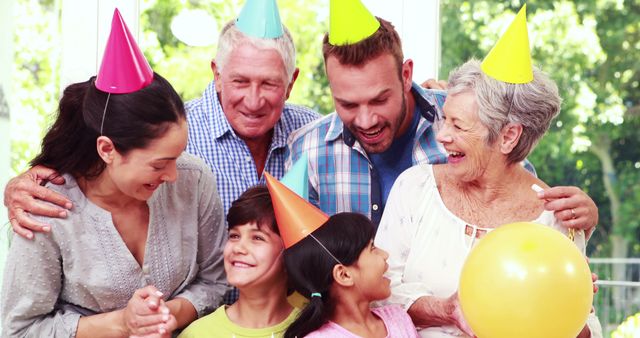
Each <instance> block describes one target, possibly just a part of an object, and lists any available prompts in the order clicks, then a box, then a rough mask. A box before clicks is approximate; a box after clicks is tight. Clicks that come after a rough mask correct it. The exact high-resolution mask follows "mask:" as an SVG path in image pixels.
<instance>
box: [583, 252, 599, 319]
mask: <svg viewBox="0 0 640 338" xmlns="http://www.w3.org/2000/svg"><path fill="white" fill-rule="evenodd" d="M585 258H586V259H587V264H589V257H585ZM597 281H598V275H597V274H596V273H594V272H592V273H591V282H592V283H593V294H594V295H595V294H596V293H598V285H596V282H597ZM591 312H593V307H591Z"/></svg>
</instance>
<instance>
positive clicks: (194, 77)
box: [141, 0, 333, 114]
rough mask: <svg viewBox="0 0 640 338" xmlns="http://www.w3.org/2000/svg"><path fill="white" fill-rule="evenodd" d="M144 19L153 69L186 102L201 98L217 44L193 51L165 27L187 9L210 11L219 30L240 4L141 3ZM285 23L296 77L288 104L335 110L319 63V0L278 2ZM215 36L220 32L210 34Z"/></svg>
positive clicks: (147, 52)
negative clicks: (293, 51) (297, 71)
mask: <svg viewBox="0 0 640 338" xmlns="http://www.w3.org/2000/svg"><path fill="white" fill-rule="evenodd" d="M144 4H145V8H146V9H145V10H144V12H143V15H142V20H141V27H143V42H142V44H143V45H144V48H143V49H144V51H145V55H146V56H147V58H149V60H150V61H149V62H150V63H151V66H152V67H153V69H154V70H156V71H157V72H158V73H160V74H162V75H163V76H165V77H166V78H167V79H168V80H169V81H170V82H171V83H172V84H173V85H174V87H175V88H176V90H177V91H178V92H179V93H180V95H181V96H182V97H183V99H185V100H190V99H193V98H195V97H198V96H200V94H201V93H202V91H204V88H205V87H206V86H207V84H208V83H209V82H210V81H211V80H212V79H213V74H212V73H211V70H210V62H211V59H213V57H214V56H215V51H216V46H211V47H192V46H187V45H184V44H183V43H181V42H180V41H178V40H177V39H176V38H175V37H174V36H173V34H172V33H171V31H170V29H169V27H170V24H171V19H172V18H173V16H174V15H176V14H177V13H179V12H180V10H182V9H185V8H192V9H196V8H197V9H203V10H206V11H208V12H209V13H210V14H211V15H212V16H213V17H214V18H216V20H217V22H218V28H219V29H221V28H222V26H223V25H224V24H225V23H226V22H228V21H229V20H232V19H234V18H235V17H236V15H237V13H239V11H240V7H239V5H241V3H240V4H235V3H231V2H229V1H221V2H212V1H190V2H187V3H185V4H182V3H181V2H178V1H174V0H145V1H144ZM278 6H279V7H280V12H281V17H282V19H283V23H284V24H285V26H287V27H288V28H289V29H290V31H291V34H292V36H293V38H294V43H295V45H296V50H297V55H296V56H297V62H296V63H297V66H298V68H299V69H300V75H299V76H298V79H297V81H296V83H295V85H294V87H293V91H292V93H291V97H290V98H289V102H291V103H297V104H302V105H306V106H309V107H312V108H314V109H316V110H317V111H319V112H321V113H325V114H326V113H328V112H331V111H332V110H333V102H332V101H331V96H330V94H329V87H328V85H327V80H326V76H325V73H324V64H323V61H322V53H321V46H322V36H323V34H324V31H325V28H324V27H325V23H324V22H323V18H322V17H319V16H318V13H319V12H322V8H323V7H324V6H326V3H325V2H324V1H321V0H309V1H305V5H304V6H299V2H298V1H296V0H282V1H279V2H278ZM211 34H215V35H217V34H218V32H217V31H216V32H211Z"/></svg>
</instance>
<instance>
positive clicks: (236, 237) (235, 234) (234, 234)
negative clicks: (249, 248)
mask: <svg viewBox="0 0 640 338" xmlns="http://www.w3.org/2000/svg"><path fill="white" fill-rule="evenodd" d="M239 238H240V235H239V234H237V233H234V232H232V233H229V239H239Z"/></svg>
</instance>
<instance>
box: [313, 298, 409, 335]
mask: <svg viewBox="0 0 640 338" xmlns="http://www.w3.org/2000/svg"><path fill="white" fill-rule="evenodd" d="M371 312H373V314H375V315H376V316H378V317H379V318H380V319H382V321H383V322H384V326H385V327H386V328H387V337H388V338H390V337H393V338H418V337H420V336H419V335H418V332H417V331H416V327H415V326H414V325H413V322H412V321H411V317H409V315H408V314H407V312H406V311H404V310H403V309H402V308H401V307H400V306H398V305H386V306H382V307H378V308H373V309H371ZM306 337H307V338H323V337H331V338H360V336H357V335H355V334H353V333H351V332H350V331H348V330H347V329H345V328H343V327H342V326H340V325H338V324H336V323H334V322H332V321H329V322H328V323H326V324H324V325H322V326H321V327H320V328H319V329H317V330H315V331H313V332H311V333H309V334H308V335H306Z"/></svg>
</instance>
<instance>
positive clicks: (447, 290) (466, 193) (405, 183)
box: [376, 60, 601, 337]
mask: <svg viewBox="0 0 640 338" xmlns="http://www.w3.org/2000/svg"><path fill="white" fill-rule="evenodd" d="M533 75H534V79H533V81H531V82H529V83H526V84H518V85H514V84H508V83H504V82H501V81H498V80H495V79H493V78H491V77H489V76H487V75H486V74H484V73H483V72H482V70H481V68H480V63H479V62H478V61H476V60H471V61H468V62H467V63H465V64H464V65H462V66H461V67H460V68H458V69H456V70H454V71H453V72H452V73H451V76H450V78H449V92H448V97H447V101H446V103H445V105H444V118H443V119H442V121H441V122H440V123H439V129H438V134H437V139H438V141H439V142H441V143H442V144H443V146H444V148H445V149H446V151H447V153H448V155H449V158H448V163H447V164H443V165H436V166H432V165H420V166H415V167H412V168H410V169H409V170H407V171H405V172H404V173H403V174H402V175H401V176H400V177H399V178H398V180H397V181H396V183H395V185H394V186H393V188H392V190H391V193H390V196H389V200H388V204H387V207H386V210H385V214H384V215H383V218H382V221H381V224H380V228H379V230H378V234H377V236H376V245H377V246H379V247H381V248H383V249H385V250H387V251H388V252H389V255H390V257H389V260H388V262H389V265H390V268H389V272H388V277H389V278H390V279H391V286H392V295H391V297H390V299H389V301H390V302H393V303H400V304H402V305H404V307H405V308H406V309H407V310H408V312H409V314H410V315H411V317H412V319H413V321H414V323H415V324H416V326H418V327H419V328H421V331H420V334H421V336H422V337H457V336H465V334H466V335H472V334H473V333H472V332H471V330H470V329H469V327H468V325H467V324H466V323H465V321H464V318H463V317H462V313H461V311H460V308H459V303H458V297H457V286H458V280H459V278H460V271H461V269H462V265H463V263H464V261H465V259H466V257H467V254H468V253H469V250H470V249H471V248H472V247H473V245H474V244H475V243H476V242H477V241H478V240H479V239H480V238H482V236H483V235H484V234H486V233H487V232H488V231H491V229H493V228H495V227H498V226H500V225H501V224H506V223H511V222H516V221H533V222H537V223H541V224H545V225H548V226H550V227H553V228H556V229H557V230H559V231H562V232H566V231H567V229H566V228H565V227H563V226H561V224H560V221H559V220H557V219H556V218H555V217H554V214H553V212H551V211H545V209H544V201H542V200H540V199H539V198H538V197H537V196H536V192H535V191H533V190H532V189H531V186H532V184H537V185H539V186H542V187H547V185H546V184H545V183H544V182H542V181H541V180H540V179H538V178H536V177H535V176H534V175H532V174H531V173H529V172H528V171H527V170H526V169H525V168H524V167H523V166H522V165H521V162H522V161H523V160H524V159H525V157H526V156H527V155H528V154H529V153H530V152H531V150H532V149H533V148H534V146H535V144H536V143H537V142H538V140H539V139H540V138H541V137H542V136H543V135H544V133H545V132H546V130H547V128H548V127H549V124H550V122H551V120H552V119H553V118H554V117H555V116H556V114H557V113H558V111H559V109H560V102H561V99H560V97H559V95H558V89H557V87H556V85H555V84H554V82H552V80H550V79H549V77H548V76H547V75H545V74H544V73H542V72H541V71H539V70H537V69H534V71H533ZM585 242H586V239H585V234H584V232H583V231H582V230H580V231H576V235H575V243H576V245H577V246H578V247H579V248H580V250H582V251H583V252H584V249H585ZM600 331H601V328H600V325H599V323H598V321H597V318H596V317H595V315H594V314H593V313H592V314H591V315H590V317H589V320H588V324H587V326H585V328H584V329H583V330H582V332H581V333H580V337H589V336H593V337H595V336H601V332H600Z"/></svg>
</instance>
